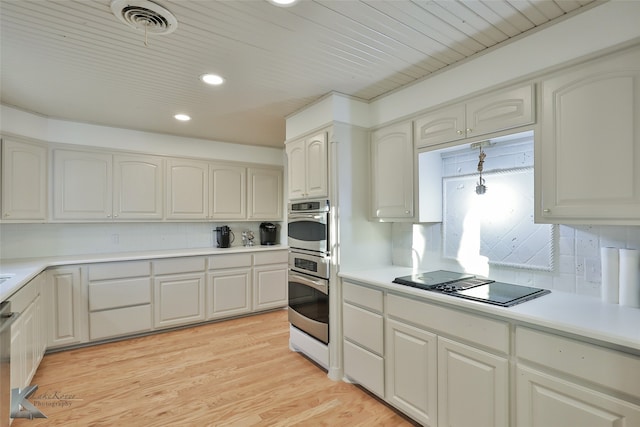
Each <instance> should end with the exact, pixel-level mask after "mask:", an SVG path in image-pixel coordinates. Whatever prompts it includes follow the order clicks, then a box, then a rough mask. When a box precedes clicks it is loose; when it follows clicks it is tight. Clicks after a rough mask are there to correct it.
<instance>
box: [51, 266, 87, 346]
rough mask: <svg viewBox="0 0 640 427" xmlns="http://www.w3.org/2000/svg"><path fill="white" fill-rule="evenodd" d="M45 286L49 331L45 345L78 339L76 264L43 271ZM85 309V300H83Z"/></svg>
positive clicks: (79, 302)
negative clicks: (45, 275)
mask: <svg viewBox="0 0 640 427" xmlns="http://www.w3.org/2000/svg"><path fill="white" fill-rule="evenodd" d="M47 280H48V283H47V286H46V289H45V295H46V296H47V298H46V301H47V304H48V307H47V308H48V310H47V311H48V314H47V318H48V323H49V334H48V339H47V344H48V345H47V347H48V348H51V347H59V346H64V345H69V344H76V343H79V342H81V341H82V333H81V325H82V319H81V316H82V288H81V282H80V268H77V267H70V268H56V269H53V270H49V271H48V272H47ZM84 307H85V309H86V307H87V304H84Z"/></svg>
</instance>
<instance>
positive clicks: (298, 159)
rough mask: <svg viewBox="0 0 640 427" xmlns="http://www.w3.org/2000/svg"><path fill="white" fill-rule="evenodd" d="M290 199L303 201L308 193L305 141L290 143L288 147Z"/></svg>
mask: <svg viewBox="0 0 640 427" xmlns="http://www.w3.org/2000/svg"><path fill="white" fill-rule="evenodd" d="M286 152H287V171H288V173H287V176H288V181H289V199H290V200H294V199H302V198H304V197H305V194H306V192H307V190H306V186H307V179H306V160H305V158H306V157H305V153H306V150H305V141H304V140H300V141H294V142H290V143H288V144H287V146H286Z"/></svg>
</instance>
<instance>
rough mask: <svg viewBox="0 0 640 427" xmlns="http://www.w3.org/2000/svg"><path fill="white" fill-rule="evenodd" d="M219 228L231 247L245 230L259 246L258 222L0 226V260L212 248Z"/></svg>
mask: <svg viewBox="0 0 640 427" xmlns="http://www.w3.org/2000/svg"><path fill="white" fill-rule="evenodd" d="M221 225H228V226H229V227H231V231H232V232H233V233H234V235H235V241H234V242H233V243H232V245H231V246H233V247H236V246H241V245H242V232H243V231H247V230H250V231H253V233H254V236H255V239H254V242H255V244H257V245H259V244H260V233H259V225H260V223H259V222H237V223H234V222H211V223H209V222H203V223H186V222H185V223H102V224H0V235H1V237H2V238H1V240H0V259H5V260H6V259H18V258H42V257H50V256H64V255H78V254H104V253H114V252H137V251H157V250H172V249H196V248H215V247H216V246H217V244H216V241H215V236H214V233H213V230H214V229H215V228H216V227H217V226H221Z"/></svg>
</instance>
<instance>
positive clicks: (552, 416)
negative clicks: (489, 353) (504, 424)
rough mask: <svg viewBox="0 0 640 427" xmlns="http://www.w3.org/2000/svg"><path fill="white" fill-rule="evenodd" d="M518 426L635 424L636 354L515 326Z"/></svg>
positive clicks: (639, 386) (638, 395) (639, 414)
mask: <svg viewBox="0 0 640 427" xmlns="http://www.w3.org/2000/svg"><path fill="white" fill-rule="evenodd" d="M516 355H517V357H518V363H517V370H516V376H517V377H516V396H517V397H516V405H517V406H516V416H517V425H518V427H543V426H544V427H564V426H598V427H605V426H611V427H614V426H616V427H617V426H638V425H640V406H638V403H639V402H640V357H638V356H637V355H633V354H629V353H625V352H622V351H616V350H612V349H608V348H604V347H600V346H597V345H593V344H590V343H586V342H582V341H578V340H574V339H571V338H565V337H561V336H558V335H553V334H549V333H546V332H542V331H537V330H533V329H529V328H524V327H518V328H517V330H516Z"/></svg>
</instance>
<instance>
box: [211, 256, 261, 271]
mask: <svg viewBox="0 0 640 427" xmlns="http://www.w3.org/2000/svg"><path fill="white" fill-rule="evenodd" d="M250 266H251V254H226V255H213V256H210V257H209V270H216V269H219V268H237V267H250Z"/></svg>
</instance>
